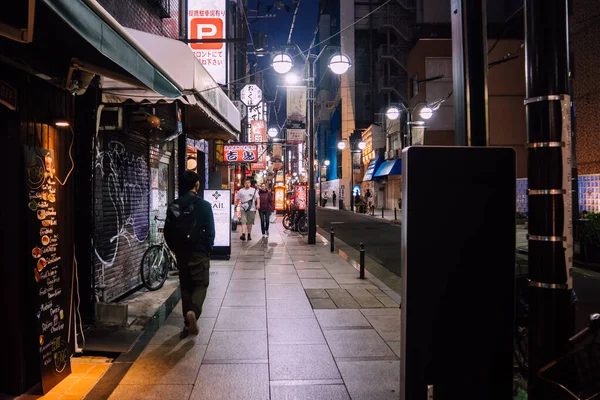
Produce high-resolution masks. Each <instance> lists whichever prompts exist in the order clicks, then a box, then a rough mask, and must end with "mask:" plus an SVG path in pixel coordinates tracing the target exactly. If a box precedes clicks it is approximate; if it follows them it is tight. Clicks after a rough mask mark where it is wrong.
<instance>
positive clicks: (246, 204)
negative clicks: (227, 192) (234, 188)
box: [236, 179, 260, 240]
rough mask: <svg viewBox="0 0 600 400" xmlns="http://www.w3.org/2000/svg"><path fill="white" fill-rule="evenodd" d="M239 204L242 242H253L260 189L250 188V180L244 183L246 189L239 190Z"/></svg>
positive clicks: (237, 197)
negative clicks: (253, 229)
mask: <svg viewBox="0 0 600 400" xmlns="http://www.w3.org/2000/svg"><path fill="white" fill-rule="evenodd" d="M236 200H237V204H238V207H239V210H240V222H241V224H242V236H240V239H241V240H246V234H248V240H252V225H254V219H255V218H256V210H257V209H259V208H260V196H258V189H257V188H252V187H251V186H250V180H249V179H247V180H246V181H244V187H243V188H241V189H240V190H238V192H237V195H236Z"/></svg>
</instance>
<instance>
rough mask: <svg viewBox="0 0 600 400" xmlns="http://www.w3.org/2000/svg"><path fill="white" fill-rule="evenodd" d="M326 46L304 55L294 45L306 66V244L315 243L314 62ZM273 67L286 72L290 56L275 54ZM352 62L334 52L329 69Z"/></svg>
mask: <svg viewBox="0 0 600 400" xmlns="http://www.w3.org/2000/svg"><path fill="white" fill-rule="evenodd" d="M327 47H328V46H324V47H323V48H322V49H321V51H320V52H319V54H317V55H312V54H310V51H309V53H308V54H307V55H304V52H303V51H302V50H301V49H300V48H299V46H298V45H296V48H297V49H298V54H300V55H301V56H302V58H303V59H304V63H305V64H306V65H307V66H308V68H307V69H308V78H307V81H308V87H307V97H306V103H307V111H308V116H307V124H308V168H309V170H308V171H309V172H308V244H316V243H317V238H316V236H317V210H316V203H317V199H316V193H315V165H314V163H315V162H314V161H315V127H314V117H315V91H316V87H315V64H316V62H317V61H318V60H319V58H321V56H322V55H323V52H324V51H325V49H327ZM272 64H273V69H274V70H275V71H276V72H278V73H280V74H285V73H288V72H289V71H290V70H291V68H292V66H293V62H292V59H291V57H290V56H289V55H288V54H286V53H280V54H276V55H275V56H274V57H273V61H272ZM351 65H352V63H351V62H350V58H349V57H348V56H347V55H345V54H341V53H338V54H335V55H333V56H332V57H331V58H330V59H329V64H328V66H329V69H330V70H331V72H333V73H334V74H336V75H340V74H343V73H345V72H346V71H348V69H349V68H350V67H351Z"/></svg>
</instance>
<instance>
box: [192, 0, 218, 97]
mask: <svg viewBox="0 0 600 400" xmlns="http://www.w3.org/2000/svg"><path fill="white" fill-rule="evenodd" d="M225 3H226V2H225V0H187V10H188V17H187V21H188V29H187V37H188V39H191V40H202V39H211V41H210V42H203V43H202V42H201V43H190V48H191V49H192V51H193V52H194V55H195V56H196V58H197V59H198V61H200V63H201V64H202V66H203V67H204V69H206V71H207V72H208V73H209V74H210V75H211V76H212V78H213V79H214V80H215V81H216V82H217V83H219V84H221V85H226V84H227V74H226V71H227V62H226V56H227V44H226V43H225V39H226V38H227V25H226V22H225V16H226V4H225ZM215 40H216V41H215ZM219 40H223V41H222V42H221V41H219Z"/></svg>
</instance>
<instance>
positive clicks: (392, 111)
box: [385, 101, 442, 146]
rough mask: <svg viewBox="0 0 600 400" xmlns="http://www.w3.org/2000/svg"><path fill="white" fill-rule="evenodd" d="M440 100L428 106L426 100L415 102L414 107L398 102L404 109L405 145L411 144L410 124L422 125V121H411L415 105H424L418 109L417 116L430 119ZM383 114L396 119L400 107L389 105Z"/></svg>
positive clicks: (398, 115)
mask: <svg viewBox="0 0 600 400" xmlns="http://www.w3.org/2000/svg"><path fill="white" fill-rule="evenodd" d="M441 103H442V102H440V103H439V104H437V106H436V107H430V106H429V104H428V103H427V102H426V101H420V102H418V103H417V104H415V106H414V107H411V108H406V106H405V105H404V104H402V103H400V106H401V107H402V108H403V111H406V131H407V136H408V138H407V145H408V146H410V145H412V126H413V125H423V124H424V122H423V121H413V118H414V117H413V113H414V112H415V110H416V109H417V106H419V105H422V104H423V105H425V107H423V108H421V110H420V111H419V116H420V117H421V118H423V119H425V120H427V119H430V118H431V117H432V116H433V113H434V112H435V110H437V109H438V108H439V107H440V105H441ZM385 115H386V117H387V118H388V119H391V120H395V119H398V117H400V109H399V108H398V107H396V106H390V107H389V108H388V109H387V111H386V112H385Z"/></svg>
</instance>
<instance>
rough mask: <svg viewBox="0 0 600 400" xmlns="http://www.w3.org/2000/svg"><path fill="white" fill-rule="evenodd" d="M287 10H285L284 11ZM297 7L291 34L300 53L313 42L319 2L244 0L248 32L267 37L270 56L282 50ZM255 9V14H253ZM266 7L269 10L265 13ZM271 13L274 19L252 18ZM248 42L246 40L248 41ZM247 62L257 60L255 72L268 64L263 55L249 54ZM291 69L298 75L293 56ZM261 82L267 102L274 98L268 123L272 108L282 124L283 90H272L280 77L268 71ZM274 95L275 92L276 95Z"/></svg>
mask: <svg viewBox="0 0 600 400" xmlns="http://www.w3.org/2000/svg"><path fill="white" fill-rule="evenodd" d="M276 3H281V4H282V5H283V7H282V8H281V10H278V9H277V7H276ZM285 6H287V7H288V9H289V11H287V10H286V7H285ZM296 6H298V14H297V16H296V22H295V24H294V29H293V32H292V40H291V43H292V44H297V45H299V46H300V48H301V49H302V50H307V49H308V47H309V46H310V43H311V41H312V39H313V36H314V32H315V28H316V26H317V21H318V13H319V10H318V8H319V1H318V0H298V1H297V2H296V0H281V1H279V2H278V1H276V0H248V10H249V12H248V21H249V23H250V30H251V31H252V33H254V32H264V33H265V34H266V35H267V45H268V50H269V52H271V54H273V53H274V52H277V51H280V50H283V46H284V45H285V44H286V43H287V39H288V36H289V33H290V27H291V25H292V19H293V15H294V10H295V9H296ZM257 7H258V12H257ZM268 7H271V9H270V10H268V11H267V9H268ZM267 13H268V14H275V15H276V17H275V18H252V17H254V16H256V15H259V16H264V15H265V14H267ZM248 41H249V42H250V39H248ZM248 51H253V48H252V45H251V44H250V45H249V46H248ZM288 52H289V53H290V54H291V55H295V54H297V51H295V50H288ZM248 57H249V60H250V62H251V63H252V62H256V61H258V69H259V70H263V69H265V68H269V66H270V63H271V56H269V55H267V56H264V57H256V56H254V55H249V56H248ZM294 61H295V62H296V64H295V66H294V69H293V70H292V71H295V72H296V73H297V74H298V75H300V74H301V73H302V62H303V61H302V58H301V57H296V58H295V59H294ZM264 79H265V85H266V87H263V93H264V96H265V97H266V100H267V101H273V100H274V99H275V96H277V98H276V102H275V103H274V105H273V106H271V107H270V109H269V116H270V119H271V121H270V123H272V124H274V123H275V122H276V118H275V114H274V113H273V110H274V109H275V107H278V108H279V113H278V122H279V124H280V125H281V124H283V121H284V119H285V101H284V100H285V92H284V89H282V88H279V90H278V92H277V90H276V86H277V81H278V80H281V79H282V78H281V77H280V76H279V75H278V74H277V73H276V72H275V71H273V69H272V68H269V69H268V70H266V71H264ZM276 92H277V93H276Z"/></svg>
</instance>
